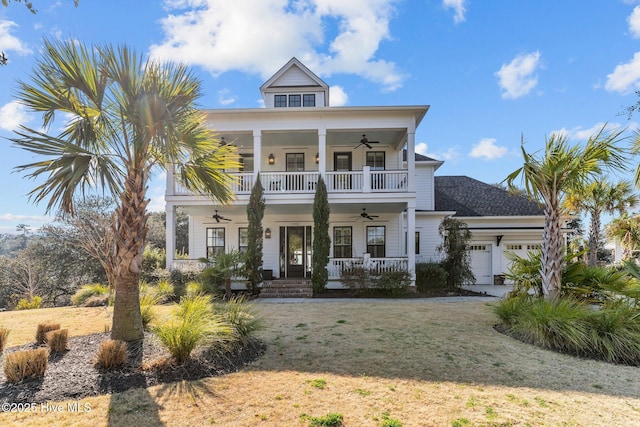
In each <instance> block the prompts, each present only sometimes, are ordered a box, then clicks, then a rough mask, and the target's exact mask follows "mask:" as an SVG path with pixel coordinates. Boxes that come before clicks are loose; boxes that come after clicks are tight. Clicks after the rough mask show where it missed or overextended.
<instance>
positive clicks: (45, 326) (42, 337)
mask: <svg viewBox="0 0 640 427" xmlns="http://www.w3.org/2000/svg"><path fill="white" fill-rule="evenodd" d="M56 329H60V323H40V324H38V329H37V330H36V343H38V344H45V343H46V342H47V332H49V331H55V330H56Z"/></svg>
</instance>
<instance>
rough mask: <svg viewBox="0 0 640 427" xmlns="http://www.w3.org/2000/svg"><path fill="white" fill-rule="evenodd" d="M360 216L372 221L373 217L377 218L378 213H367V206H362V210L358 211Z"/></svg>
mask: <svg viewBox="0 0 640 427" xmlns="http://www.w3.org/2000/svg"><path fill="white" fill-rule="evenodd" d="M360 217H361V218H364V219H368V220H369V221H373V220H374V218H378V215H370V214H368V213H367V208H362V212H361V213H360ZM356 218H357V217H356Z"/></svg>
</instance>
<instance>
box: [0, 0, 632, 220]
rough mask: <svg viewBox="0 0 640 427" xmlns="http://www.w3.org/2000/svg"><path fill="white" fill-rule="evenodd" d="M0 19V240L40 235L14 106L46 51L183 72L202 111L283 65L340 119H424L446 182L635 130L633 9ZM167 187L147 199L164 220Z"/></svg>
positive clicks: (155, 7)
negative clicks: (350, 109) (117, 48)
mask: <svg viewBox="0 0 640 427" xmlns="http://www.w3.org/2000/svg"><path fill="white" fill-rule="evenodd" d="M32 1H33V3H34V7H35V8H36V9H38V13H37V14H36V15H33V14H31V13H30V12H28V11H27V10H26V8H25V7H24V6H23V5H21V4H18V3H13V2H12V3H10V4H9V7H1V6H0V50H2V51H4V52H5V54H6V55H7V57H8V64H7V65H6V66H2V67H0V138H1V139H0V144H1V146H0V147H1V149H2V155H3V157H4V159H3V161H2V162H1V165H2V166H0V196H1V197H0V232H15V226H16V225H17V224H19V223H25V224H29V225H30V226H31V227H32V228H37V227H39V226H40V225H42V224H43V223H44V222H46V221H47V220H48V217H46V216H45V206H44V205H42V206H36V205H33V204H31V203H30V202H29V200H28V198H27V196H26V194H27V193H28V191H29V190H30V189H31V188H33V186H34V183H33V182H32V181H29V180H26V179H24V177H23V176H22V175H20V174H18V173H14V171H13V168H14V167H15V166H17V165H19V164H22V163H26V162H29V161H31V160H32V159H31V158H30V157H29V155H27V153H24V152H21V151H20V150H18V149H17V148H15V147H13V146H12V145H11V143H10V141H8V140H6V138H7V137H10V136H11V135H12V129H15V128H17V126H18V125H19V124H25V125H28V126H32V127H36V128H37V127H39V126H40V124H41V118H40V117H38V116H35V115H33V114H30V113H28V112H25V111H24V110H23V109H22V108H21V107H20V106H19V105H17V104H16V103H15V102H14V100H13V96H12V94H13V90H14V89H15V88H16V83H15V81H16V79H17V78H22V79H25V78H28V75H29V72H30V70H31V67H32V66H33V63H34V58H35V57H36V56H37V53H38V51H39V49H40V48H41V46H42V39H43V37H47V38H52V39H55V38H60V39H67V38H72V39H77V40H80V41H82V42H84V43H87V44H91V43H96V44H103V43H112V44H121V43H126V44H128V45H130V46H132V47H135V48H136V49H137V50H138V52H139V53H141V54H145V55H151V56H153V57H154V58H158V59H170V60H174V61H182V62H184V63H187V64H188V65H190V66H191V67H193V70H194V71H195V72H196V74H197V75H198V76H199V77H200V78H201V79H202V81H203V83H204V93H205V96H204V97H203V98H202V99H201V101H200V104H201V106H202V107H204V108H236V107H237V108H240V107H242V108H254V107H256V108H258V107H260V106H261V102H260V93H259V90H258V88H259V86H260V85H261V84H262V83H263V82H264V81H265V80H266V79H267V78H268V77H269V76H271V75H272V74H273V73H274V72H275V71H276V70H278V69H279V68H280V67H281V66H282V65H284V64H285V63H286V62H287V61H288V60H289V59H290V58H291V57H292V56H296V57H297V58H298V59H300V60H301V61H302V62H303V63H305V65H307V66H308V67H309V68H310V69H312V70H313V71H314V72H316V74H318V75H319V76H320V77H322V78H323V79H324V80H325V81H326V82H327V83H328V84H329V85H330V86H331V91H332V92H331V100H332V103H334V104H335V105H351V106H359V105H424V104H427V105H430V106H431V109H430V110H429V112H428V114H427V115H426V117H425V119H424V120H423V122H422V124H421V126H420V128H419V129H418V131H417V134H416V143H417V151H418V152H421V153H423V154H426V155H429V156H432V157H435V158H438V159H441V160H444V161H445V164H444V165H443V166H442V167H441V168H440V169H439V170H438V174H439V175H468V176H471V177H473V178H476V179H479V180H482V181H485V182H488V183H496V182H500V181H502V180H503V179H504V178H505V177H506V176H507V174H508V173H509V172H512V171H513V170H515V169H517V168H518V167H519V166H520V165H521V154H520V141H521V136H524V139H525V140H526V141H527V142H526V148H527V150H528V151H536V150H538V149H540V148H542V147H543V144H544V140H545V137H546V136H548V135H550V134H551V133H552V132H559V131H562V132H565V133H567V134H568V135H569V137H570V139H571V140H572V141H573V142H580V141H583V140H586V138H587V137H588V136H589V135H591V134H592V133H593V132H594V131H595V130H596V129H598V128H600V127H601V126H602V125H603V124H604V123H609V125H610V126H621V127H628V128H629V129H631V130H634V129H636V128H637V123H636V122H635V121H636V120H637V119H638V118H637V117H633V118H632V120H628V119H627V116H626V115H625V114H624V109H625V107H627V106H630V105H633V104H635V102H636V100H637V99H638V96H637V95H636V94H635V93H634V92H635V90H637V89H639V88H640V0H607V1H603V0H562V1H557V0H519V1H517V2H516V1H513V0H491V1H480V0H297V1H296V0H289V1H287V0H234V1H229V0H166V1H144V2H141V1H135V2H131V1H124V0H113V1H90V0H80V3H79V5H78V7H77V8H76V7H74V6H73V1H72V0H58V1H50V0H32ZM163 185H164V181H163V180H162V177H161V176H159V177H156V179H155V180H154V181H153V183H152V186H151V187H150V195H151V197H152V204H151V206H152V207H153V208H154V209H155V210H162V209H163V203H164V202H163V196H162V194H163V188H164V187H163Z"/></svg>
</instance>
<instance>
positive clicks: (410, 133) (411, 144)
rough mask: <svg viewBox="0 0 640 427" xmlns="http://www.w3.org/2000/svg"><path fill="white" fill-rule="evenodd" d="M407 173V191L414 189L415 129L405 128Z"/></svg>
mask: <svg viewBox="0 0 640 427" xmlns="http://www.w3.org/2000/svg"><path fill="white" fill-rule="evenodd" d="M407 173H408V174H409V185H408V186H407V189H408V190H409V192H414V191H416V129H415V127H410V128H408V129H407Z"/></svg>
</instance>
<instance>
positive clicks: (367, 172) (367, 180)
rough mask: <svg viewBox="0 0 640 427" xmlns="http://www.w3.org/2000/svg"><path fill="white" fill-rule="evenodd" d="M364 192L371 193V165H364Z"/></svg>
mask: <svg viewBox="0 0 640 427" xmlns="http://www.w3.org/2000/svg"><path fill="white" fill-rule="evenodd" d="M362 192H363V193H371V166H363V167H362Z"/></svg>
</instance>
